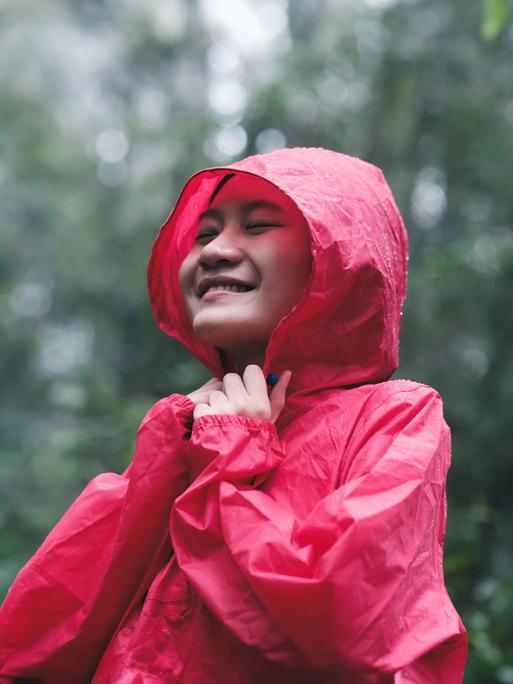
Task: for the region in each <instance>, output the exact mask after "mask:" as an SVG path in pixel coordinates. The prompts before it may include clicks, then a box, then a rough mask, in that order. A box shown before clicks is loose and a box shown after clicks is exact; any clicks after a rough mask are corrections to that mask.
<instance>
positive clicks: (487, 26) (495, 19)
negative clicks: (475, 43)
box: [481, 0, 510, 40]
mask: <svg viewBox="0 0 513 684" xmlns="http://www.w3.org/2000/svg"><path fill="white" fill-rule="evenodd" d="M509 13H510V5H509V2H508V0H484V5H483V20H482V23H481V35H482V36H483V38H484V39H485V40H492V39H493V38H495V36H497V35H498V34H499V33H500V31H501V30H502V29H503V28H504V26H505V24H506V22H507V21H508V17H509Z"/></svg>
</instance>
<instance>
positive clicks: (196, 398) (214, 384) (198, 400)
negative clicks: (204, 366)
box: [187, 378, 223, 406]
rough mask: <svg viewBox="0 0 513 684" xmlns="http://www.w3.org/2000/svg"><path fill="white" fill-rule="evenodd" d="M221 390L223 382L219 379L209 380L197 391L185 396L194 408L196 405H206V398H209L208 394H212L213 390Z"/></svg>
mask: <svg viewBox="0 0 513 684" xmlns="http://www.w3.org/2000/svg"><path fill="white" fill-rule="evenodd" d="M222 389H223V381H222V380H219V378H210V380H208V381H207V382H206V383H205V384H204V385H202V386H201V387H199V388H198V389H197V390H193V391H192V392H191V393H190V394H188V395H187V397H188V398H189V399H190V400H191V401H192V402H193V403H194V404H196V406H197V405H198V404H208V398H209V396H210V392H213V391H214V390H222Z"/></svg>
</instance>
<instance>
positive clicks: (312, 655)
mask: <svg viewBox="0 0 513 684" xmlns="http://www.w3.org/2000/svg"><path fill="white" fill-rule="evenodd" d="M406 261H407V239H406V233H405V230H404V226H403V222H402V219H401V216H400V214H399V212H398V210H397V207H396V205H395V202H394V199H393V197H392V194H391V192H390V189H389V187H388V185H387V184H386V182H385V180H384V178H383V175H382V173H381V172H380V171H379V169H377V168H376V167H374V166H372V165H370V164H367V163H365V162H363V161H361V160H359V159H354V158H352V157H348V156H346V155H343V154H339V153H335V152H330V151H328V150H322V149H290V150H289V149H282V150H279V151H275V152H272V153H270V154H266V155H260V156H255V157H249V158H248V159H245V160H242V161H241V162H238V163H236V164H234V165H233V166H232V167H229V168H218V169H208V170H205V171H201V172H199V173H198V174H196V175H195V176H193V177H192V178H191V179H190V180H189V181H188V183H187V184H186V186H185V188H184V190H183V191H182V194H181V195H180V197H179V200H178V202H177V205H176V207H175V209H174V210H173V212H172V214H171V215H170V217H169V218H168V220H167V221H166V223H165V224H164V226H163V227H162V229H161V231H160V233H159V235H158V237H157V240H156V241H155V244H154V247H153V251H152V257H151V260H150V264H149V269H148V285H149V290H150V298H151V303H152V307H153V309H154V312H155V315H156V318H157V321H158V324H159V325H160V326H161V327H162V328H163V329H164V330H165V331H166V332H167V333H168V334H170V335H173V336H174V337H176V338H177V339H179V340H180V341H181V342H182V343H183V344H184V345H185V346H186V347H187V349H189V350H190V351H191V352H192V353H193V354H194V355H195V356H196V357H197V358H198V359H199V360H200V361H201V362H202V363H203V364H204V365H205V366H206V367H207V368H208V369H209V371H210V372H211V374H212V378H211V379H210V380H209V381H208V382H207V383H206V384H205V385H204V386H202V387H200V388H198V389H197V390H195V391H193V392H191V393H190V394H189V395H187V396H183V395H180V394H172V395H171V396H169V397H165V398H164V399H162V400H161V401H160V402H158V403H157V404H156V405H155V406H154V407H153V408H152V409H151V410H150V412H149V413H148V415H147V416H146V417H145V418H144V420H143V422H142V424H141V427H140V429H139V432H138V435H137V447H136V453H135V456H134V460H133V463H132V464H131V466H130V467H129V469H128V470H127V471H126V472H125V473H123V474H122V475H115V474H113V473H106V474H104V475H100V476H98V477H97V478H95V479H94V480H93V481H92V482H91V483H90V484H89V486H88V487H87V488H86V490H85V491H84V492H83V494H82V495H81V496H80V497H79V498H78V499H77V501H76V502H75V503H74V504H73V506H72V507H71V508H70V510H69V511H68V512H67V513H66V515H65V516H64V518H63V519H62V520H61V522H60V523H59V524H58V525H57V526H56V528H55V529H54V530H53V531H52V532H51V534H50V535H49V536H48V538H47V539H46V540H45V542H44V543H43V545H42V547H41V548H40V549H39V551H38V552H37V553H36V555H35V556H34V558H33V559H32V560H31V561H29V563H28V564H27V565H26V566H25V568H24V569H23V570H22V571H21V573H20V575H19V576H18V578H17V580H16V581H15V583H14V585H13V587H12V588H11V591H10V593H9V595H8V597H7V600H6V602H5V604H4V607H3V609H2V611H1V612H0V675H3V680H2V677H1V676H0V681H4V682H12V681H26V680H27V679H30V680H36V681H38V682H41V683H42V684H58V683H59V682H74V683H76V684H85V683H86V682H92V683H93V684H108V683H114V682H116V683H117V682H126V683H127V684H128V683H129V682H130V683H132V682H133V683H134V684H139V683H140V684H146V683H148V684H150V682H152V683H155V684H157V683H158V684H160V683H162V684H168V683H170V684H173V683H176V684H219V683H221V682H222V683H223V684H225V683H226V684H229V683H231V684H260V683H261V682H266V683H267V684H287V683H290V684H292V683H294V684H308V683H310V682H316V683H319V684H322V683H324V684H328V683H329V684H345V683H347V684H406V683H408V684H435V683H436V684H460V683H461V681H462V677H463V669H464V664H465V658H466V638H465V629H464V627H463V625H462V623H461V620H460V619H459V616H458V614H457V612H456V610H455V609H454V607H453V605H452V603H451V601H450V599H449V597H448V595H447V592H446V590H445V586H444V580H443V573H442V542H443V537H444V532H445V521H446V506H445V480H446V475H447V470H448V468H449V463H450V435H449V429H448V427H447V425H446V423H445V421H444V418H443V411H442V402H441V399H440V396H439V395H438V394H437V392H436V391H435V390H433V389H432V388H430V387H427V386H425V385H420V384H418V383H415V382H411V381H406V380H391V379H390V376H391V374H392V373H393V372H394V370H395V369H396V368H397V363H398V343H399V327H400V321H401V310H402V305H403V302H404V298H405V286H406ZM273 375H274V376H279V377H278V379H277V382H276V383H275V384H273V383H274V379H276V378H274V379H273V382H271V379H272V377H273ZM267 380H269V383H268V382H267ZM269 385H273V386H272V387H270V386H269Z"/></svg>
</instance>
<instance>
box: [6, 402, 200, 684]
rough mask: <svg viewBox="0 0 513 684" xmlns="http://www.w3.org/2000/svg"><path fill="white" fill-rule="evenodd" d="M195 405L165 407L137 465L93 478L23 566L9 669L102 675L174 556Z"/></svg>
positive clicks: (145, 435) (74, 676) (9, 622)
mask: <svg viewBox="0 0 513 684" xmlns="http://www.w3.org/2000/svg"><path fill="white" fill-rule="evenodd" d="M193 409H194V404H193V403H192V402H191V401H190V400H189V399H187V398H186V397H183V396H181V395H171V396H170V397H167V398H166V399H163V400H161V401H160V402H158V403H157V404H156V405H155V406H154V407H153V408H152V409H151V410H150V411H149V413H148V414H147V416H146V417H145V418H144V420H143V422H142V423H141V426H140V428H139V430H138V433H137V440H136V450H135V456H134V461H133V463H132V466H131V467H130V469H129V470H128V471H127V472H126V473H125V474H123V475H115V474H113V473H105V474H103V475H99V476H98V477H96V478H95V479H94V480H92V482H91V483H90V484H89V485H88V486H87V487H86V489H85V490H84V492H83V493H82V494H81V495H80V496H79V498H78V499H77V500H76V501H75V502H74V503H73V504H72V506H71V508H70V509H69V510H68V511H67V512H66V513H65V515H64V516H63V518H62V519H61V521H60V522H59V523H58V524H57V526H56V527H55V528H54V529H53V530H52V532H50V534H49V535H48V537H47V538H46V540H45V541H44V542H43V544H42V546H41V547H40V549H39V550H38V551H37V552H36V554H35V555H34V556H33V558H32V559H31V560H30V561H29V562H28V563H27V564H26V566H25V567H24V568H23V569H22V571H21V572H20V574H19V575H18V577H17V578H16V580H15V582H14V584H13V586H12V587H11V589H10V591H9V593H8V595H7V598H6V600H5V603H4V605H3V607H2V610H1V611H0V673H2V674H6V675H16V676H20V677H27V678H30V677H37V678H38V679H41V680H42V681H56V680H57V678H58V677H60V679H59V681H73V682H81V681H86V680H87V677H88V675H90V673H91V671H94V667H95V663H96V662H97V661H98V659H99V657H100V655H101V653H102V651H103V650H104V648H105V647H106V645H107V643H108V641H109V639H110V638H111V636H112V634H113V632H114V630H115V629H116V626H117V625H118V623H119V621H120V620H121V618H122V617H123V614H124V613H125V611H126V609H127V608H128V606H129V605H130V604H131V603H132V602H133V599H134V597H135V596H136V595H138V594H139V592H140V589H141V587H144V586H145V585H147V584H148V583H149V582H150V581H151V579H152V576H150V575H152V574H154V573H156V572H157V570H158V569H159V566H160V563H161V562H163V556H164V554H167V555H168V554H169V545H167V546H166V542H167V537H168V535H167V527H168V517H169V511H170V508H171V504H172V502H173V500H174V499H175V498H176V496H178V494H180V493H181V492H182V491H183V490H184V489H185V487H186V473H185V464H184V458H183V452H184V448H185V445H186V443H187V441H188V438H189V435H190V425H191V421H192V411H193ZM48 676H51V677H53V679H50V680H48V679H46V677H48Z"/></svg>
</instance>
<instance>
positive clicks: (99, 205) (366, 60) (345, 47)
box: [0, 0, 513, 684]
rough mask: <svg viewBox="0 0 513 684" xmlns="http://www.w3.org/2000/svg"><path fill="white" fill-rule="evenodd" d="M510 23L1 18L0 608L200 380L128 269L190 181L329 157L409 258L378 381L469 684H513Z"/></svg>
mask: <svg viewBox="0 0 513 684" xmlns="http://www.w3.org/2000/svg"><path fill="white" fill-rule="evenodd" d="M512 14H513V11H512V9H511V2H510V1H509V0H486V1H485V2H482V1H480V0H479V1H478V0H365V1H363V0H358V1H357V0H290V1H289V2H288V3H287V2H286V0H254V1H251V0H189V1H188V2H185V1H184V0H145V1H144V2H138V1H137V0H88V1H87V2H84V1H83V0H82V1H80V0H53V1H51V0H47V1H45V2H41V1H40V0H39V1H37V0H32V1H31V0H17V1H16V2H15V1H14V0H12V1H11V2H9V1H8V0H0V46H1V55H2V56H1V59H0V206H1V211H0V335H1V338H0V339H1V371H2V382H1V387H0V395H1V399H2V410H1V413H0V430H1V448H0V596H3V595H5V592H6V591H7V588H8V586H9V584H10V582H11V581H12V579H13V577H14V576H15V574H16V572H17V571H18V570H19V568H20V567H21V565H22V564H23V563H24V562H25V560H26V559H27V558H28V557H29V556H30V555H31V553H32V552H33V551H34V550H35V548H36V547H37V546H38V545H39V544H40V542H41V540H42V539H43V537H44V536H45V534H46V533H47V532H48V530H49V529H50V528H51V527H52V526H53V525H54V524H55V522H56V521H57V520H58V519H59V517H60V516H61V515H62V513H63V512H64V510H65V509H66V508H67V506H68V505H69V504H70V503H71V501H72V500H73V498H74V497H75V496H76V495H77V494H78V492H79V491H80V490H81V489H82V488H83V486H84V485H85V484H86V482H87V481H88V480H89V479H90V478H91V477H93V476H94V475H95V474H97V473H99V472H102V471H106V470H114V471H121V470H122V469H123V468H124V467H125V466H126V465H127V463H128V462H129V461H130V459H131V455H132V450H133V446H134V436H135V431H136V429H137V426H138V424H139V422H140V420H141V418H142V417H143V415H144V413H145V411H146V410H147V409H148V408H149V407H150V406H151V405H152V404H153V403H154V402H155V401H156V400H157V399H158V398H160V397H162V396H164V395H167V394H170V393H172V392H181V393H186V392H187V391H189V390H191V389H192V388H194V387H195V386H197V385H199V384H200V383H201V382H203V380H204V379H205V377H206V376H205V371H204V369H202V368H201V367H200V366H199V364H198V363H197V362H196V361H195V360H194V359H191V358H190V357H189V356H188V355H187V354H186V352H185V351H183V350H182V349H181V348H180V347H179V345H177V344H176V343H175V342H174V341H173V340H170V339H168V338H166V336H165V335H164V334H163V333H161V332H160V331H159V330H158V329H157V328H156V326H155V323H154V320H153V318H152V314H151V311H150V308H149V305H148V301H147V294H146V285H145V270H146V264H147V258H148V255H149V252H150V248H151V244H152V242H153V240H154V238H155V236H156V233H157V230H158V227H159V226H160V224H161V223H162V222H163V221H164V219H165V218H166V216H167V214H168V213H169V211H170V209H171V207H172V205H173V203H174V201H175V199H176V196H177V193H178V191H179V189H180V187H181V186H182V184H183V182H184V181H185V180H186V179H187V178H188V176H189V175H190V174H191V173H193V172H194V171H196V170H197V169H199V168H202V167H205V166H213V165H217V164H224V163H228V162H230V161H233V160H236V159H238V158H240V157H242V156H246V155H247V154H251V153H254V152H266V151H269V150H271V149H274V148H277V147H281V146H284V145H289V146H295V145H299V146H323V147H328V148H332V149H335V150H340V151H344V152H347V153H349V154H353V155H357V156H360V157H363V158H364V159H367V160H369V161H371V162H374V163H376V164H378V165H379V166H380V167H382V168H383V169H384V171H385V174H386V176H387V178H388V180H389V182H390V184H391V186H392V188H393V190H394V193H395V196H396V199H397V202H398V204H399V207H400V209H401V212H402V214H403V216H404V218H405V221H406V224H407V227H408V231H409V236H410V250H411V257H410V276H409V296H408V300H407V306H406V310H405V315H404V323H403V333H402V345H401V365H400V368H399V371H398V372H397V373H396V377H407V378H412V379H416V380H419V381H422V382H426V383H428V384H430V385H433V386H434V387H435V388H437V389H438V390H439V391H440V393H441V394H442V396H443V397H444V402H445V412H446V419H447V421H448V423H449V425H450V426H451V428H452V434H453V466H452V469H451V472H450V476H449V525H448V533H447V540H446V552H445V575H446V579H447V584H448V588H449V592H450V594H451V596H452V598H453V601H454V602H455V604H456V606H457V607H458V609H459V611H460V612H461V614H462V616H463V619H464V622H465V624H466V626H467V628H468V630H469V637H470V657H469V664H468V668H467V674H466V678H465V682H466V683H467V684H483V683H485V684H493V683H494V682H498V683H500V682H506V683H507V682H513V515H512V508H513V497H512V495H511V482H512V481H513V458H512V456H513V448H512V445H513V413H512V410H513V354H512V352H511V346H512V342H513V225H512V223H513V222H512V216H513V192H512V190H511V177H512V171H513V66H512V65H513V50H512V46H513V22H512V21H511V20H512V18H513V17H512Z"/></svg>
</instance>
